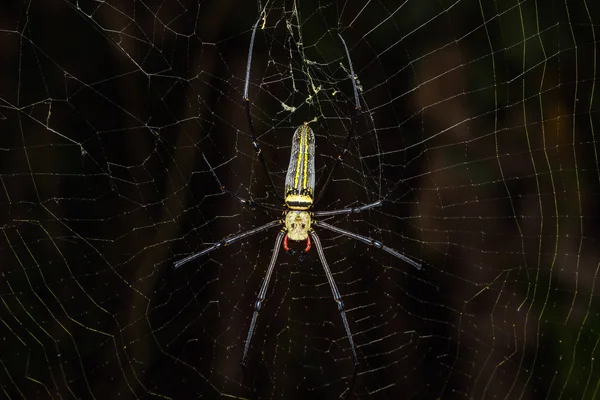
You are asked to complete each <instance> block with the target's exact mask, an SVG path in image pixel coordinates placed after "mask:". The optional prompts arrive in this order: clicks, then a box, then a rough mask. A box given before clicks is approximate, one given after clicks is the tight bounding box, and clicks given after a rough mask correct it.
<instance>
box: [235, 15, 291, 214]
mask: <svg viewBox="0 0 600 400" xmlns="http://www.w3.org/2000/svg"><path fill="white" fill-rule="evenodd" d="M259 22H260V18H259V19H258V20H257V21H256V23H255V24H254V28H253V29H252V37H251V38H250V49H249V50H248V63H247V64H246V82H245V83H244V97H243V99H242V100H243V101H244V108H245V110H246V119H247V120H248V129H249V130H250V136H252V147H253V148H254V152H255V153H256V155H257V156H258V159H259V161H260V163H261V164H262V166H263V169H264V171H265V174H267V178H269V184H270V185H271V192H272V193H273V195H274V196H275V198H276V199H279V201H281V203H284V200H283V198H282V197H281V196H280V195H278V194H277V192H276V191H275V184H274V183H273V178H272V177H271V172H270V171H269V167H268V166H267V162H266V160H265V158H264V157H263V154H262V150H261V148H260V145H259V144H258V139H257V138H256V133H255V132H254V124H253V123H252V115H250V98H249V97H248V85H249V82H250V67H251V65H252V50H253V48H254V38H255V36H256V28H258V23H259Z"/></svg>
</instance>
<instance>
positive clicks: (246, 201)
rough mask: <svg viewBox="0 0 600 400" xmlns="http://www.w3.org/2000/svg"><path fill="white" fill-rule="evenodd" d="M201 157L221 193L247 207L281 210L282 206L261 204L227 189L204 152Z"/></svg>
mask: <svg viewBox="0 0 600 400" xmlns="http://www.w3.org/2000/svg"><path fill="white" fill-rule="evenodd" d="M202 158H204V162H206V165H208V168H209V169H210V172H211V173H212V175H213V177H214V178H215V181H217V184H218V185H219V189H221V192H222V193H226V194H228V195H229V196H231V197H233V198H234V199H236V200H237V201H239V202H240V203H242V204H244V205H246V206H248V207H253V208H254V207H258V208H262V209H265V210H270V211H280V212H281V211H283V209H282V208H277V207H273V206H270V205H268V204H262V203H260V202H258V201H255V200H252V199H251V198H250V199H246V198H244V197H242V196H240V195H238V194H237V193H235V192H233V191H231V190H229V189H227V187H226V186H225V185H223V184H222V183H221V181H220V180H219V177H218V176H217V174H216V173H215V170H214V169H213V167H212V166H211V165H210V163H209V162H208V160H207V159H206V156H205V155H204V153H202Z"/></svg>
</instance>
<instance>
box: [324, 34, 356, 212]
mask: <svg viewBox="0 0 600 400" xmlns="http://www.w3.org/2000/svg"><path fill="white" fill-rule="evenodd" d="M338 36H339V37H340V40H341V41H342V44H343V45H344V50H346V57H348V67H349V69H350V79H352V91H353V92H354V108H353V110H352V119H351V121H350V129H348V136H346V142H345V143H344V147H342V151H341V152H340V153H339V154H338V156H337V158H336V159H335V161H334V163H333V166H332V167H331V169H330V170H329V175H328V176H327V179H326V180H325V184H324V185H323V187H322V188H321V191H320V192H319V195H318V196H317V198H316V200H315V202H314V204H317V203H318V202H319V200H321V197H323V194H324V193H325V189H326V188H327V186H329V183H330V182H331V179H332V178H333V173H334V172H335V169H336V168H337V166H338V165H339V164H341V163H342V162H344V157H345V156H346V153H347V152H348V148H349V147H350V140H351V139H352V137H353V136H354V135H355V134H356V124H357V123H358V114H359V113H360V110H361V108H360V100H359V98H358V89H357V88H356V77H355V75H354V68H352V59H351V58H350V51H348V46H346V41H345V40H344V38H343V37H342V35H340V34H339V33H338Z"/></svg>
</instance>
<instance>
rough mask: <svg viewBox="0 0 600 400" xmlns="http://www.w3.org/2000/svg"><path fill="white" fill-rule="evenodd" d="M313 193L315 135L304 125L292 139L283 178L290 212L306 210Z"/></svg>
mask: <svg viewBox="0 0 600 400" xmlns="http://www.w3.org/2000/svg"><path fill="white" fill-rule="evenodd" d="M314 192H315V135H314V133H313V131H312V129H310V127H309V126H308V124H304V125H301V126H299V127H298V129H296V131H295V132H294V137H293V138H292V154H291V155H290V165H289V166H288V170H287V175H286V176H285V203H286V204H287V206H288V208H290V209H291V210H308V209H309V208H310V207H311V206H312V203H313V197H314Z"/></svg>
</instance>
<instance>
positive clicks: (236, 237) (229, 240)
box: [173, 220, 281, 268]
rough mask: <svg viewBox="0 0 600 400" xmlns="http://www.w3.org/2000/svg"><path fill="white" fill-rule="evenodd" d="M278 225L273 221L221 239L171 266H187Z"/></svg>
mask: <svg viewBox="0 0 600 400" xmlns="http://www.w3.org/2000/svg"><path fill="white" fill-rule="evenodd" d="M280 225H281V220H275V221H271V222H269V223H268V224H265V225H262V226H259V227H258V228H254V229H250V230H247V231H246V232H242V233H239V234H237V235H234V236H231V237H229V238H225V239H221V240H219V241H218V242H216V243H215V244H213V245H212V246H210V247H207V248H206V249H204V250H202V251H200V252H198V253H194V254H191V255H189V256H187V257H185V258H182V259H181V260H179V261H176V262H175V263H173V266H174V267H175V268H179V267H181V266H182V265H184V264H187V263H189V262H190V261H193V260H195V259H196V258H198V257H202V256H203V255H205V254H208V253H210V252H211V251H213V250H216V249H218V248H221V247H223V246H228V245H230V244H232V243H234V242H237V241H238V240H240V239H244V238H247V237H248V236H252V235H254V234H255V233H259V232H262V231H266V230H267V229H269V228H273V227H276V226H280Z"/></svg>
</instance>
